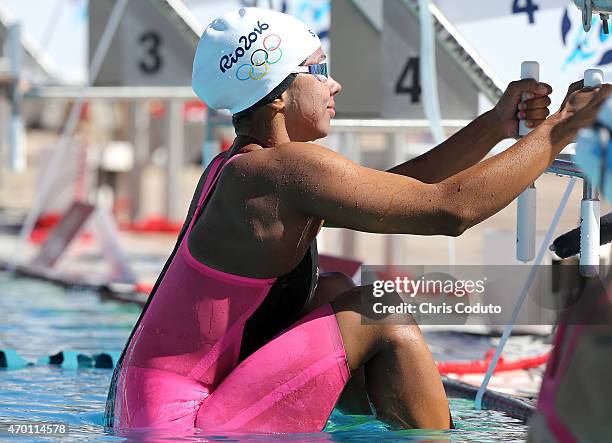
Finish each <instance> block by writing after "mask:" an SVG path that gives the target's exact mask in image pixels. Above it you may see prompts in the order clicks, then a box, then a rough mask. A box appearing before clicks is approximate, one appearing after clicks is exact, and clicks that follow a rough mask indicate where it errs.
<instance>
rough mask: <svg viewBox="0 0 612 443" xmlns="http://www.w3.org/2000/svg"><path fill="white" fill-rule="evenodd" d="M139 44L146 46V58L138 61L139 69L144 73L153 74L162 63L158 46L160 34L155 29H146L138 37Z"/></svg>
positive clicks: (160, 39)
mask: <svg viewBox="0 0 612 443" xmlns="http://www.w3.org/2000/svg"><path fill="white" fill-rule="evenodd" d="M138 41H139V42H140V44H141V45H142V46H144V47H145V48H146V51H147V52H146V58H143V59H141V60H140V61H139V62H138V66H139V67H140V70H141V71H142V72H144V73H145V74H155V73H156V72H157V71H159V70H160V69H161V67H162V65H163V62H162V58H161V55H160V53H159V47H160V46H161V43H162V38H161V36H160V35H159V34H158V33H157V32H155V31H147V32H145V33H144V34H142V35H141V36H140V38H139V39H138Z"/></svg>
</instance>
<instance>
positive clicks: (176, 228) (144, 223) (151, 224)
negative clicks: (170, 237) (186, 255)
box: [121, 217, 183, 234]
mask: <svg viewBox="0 0 612 443" xmlns="http://www.w3.org/2000/svg"><path fill="white" fill-rule="evenodd" d="M182 227H183V225H182V224H181V223H176V222H172V221H170V220H168V219H167V218H165V217H150V218H147V219H145V220H141V221H137V222H134V223H126V224H123V225H121V229H122V230H124V231H130V232H148V233H167V234H178V233H179V232H181V228H182Z"/></svg>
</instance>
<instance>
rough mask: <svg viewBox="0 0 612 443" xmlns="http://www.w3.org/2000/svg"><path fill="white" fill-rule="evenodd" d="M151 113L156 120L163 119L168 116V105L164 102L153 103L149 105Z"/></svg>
mask: <svg viewBox="0 0 612 443" xmlns="http://www.w3.org/2000/svg"><path fill="white" fill-rule="evenodd" d="M149 112H150V113H151V117H153V118H154V119H160V118H163V117H164V116H165V115H166V105H165V103H164V102H163V101H161V100H160V101H152V102H150V104H149Z"/></svg>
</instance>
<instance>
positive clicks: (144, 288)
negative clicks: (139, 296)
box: [134, 283, 153, 294]
mask: <svg viewBox="0 0 612 443" xmlns="http://www.w3.org/2000/svg"><path fill="white" fill-rule="evenodd" d="M134 291H135V292H141V293H143V294H150V293H151V291H153V285H150V284H148V283H136V287H135V288H134Z"/></svg>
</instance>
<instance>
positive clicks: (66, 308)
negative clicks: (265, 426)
mask: <svg viewBox="0 0 612 443" xmlns="http://www.w3.org/2000/svg"><path fill="white" fill-rule="evenodd" d="M138 313H139V308H138V307H137V306H130V305H123V304H118V303H115V302H102V301H100V299H99V298H98V296H97V295H96V294H94V293H89V292H84V291H77V290H65V289H62V288H58V287H56V286H52V285H49V284H47V283H43V282H38V281H33V280H26V279H17V280H11V279H8V278H7V277H6V276H3V275H2V274H0V319H1V322H0V349H7V348H8V349H16V350H17V351H18V352H19V354H20V355H22V356H24V357H25V358H26V359H27V360H29V361H36V360H37V359H38V358H39V357H41V356H44V355H50V354H54V353H56V352H58V351H62V350H74V351H80V352H83V353H86V354H95V353H99V352H102V351H116V350H120V349H121V348H122V347H123V344H124V342H125V340H126V339H127V336H128V335H129V333H130V330H131V328H132V325H133V324H134V323H135V321H136V319H137V318H138ZM111 373H112V371H111V370H108V369H89V368H88V369H73V370H70V369H63V368H61V367H52V366H31V367H26V368H23V369H17V370H5V369H0V427H1V428H3V429H6V425H7V424H8V423H25V422H46V423H49V422H54V423H63V424H66V425H67V426H68V428H69V431H68V434H67V435H62V436H42V435H40V434H39V435H38V436H33V435H27V436H14V435H13V436H11V435H10V434H8V433H7V432H6V431H0V441H5V440H7V439H8V440H11V439H12V440H20V441H122V440H125V439H124V438H122V437H117V436H113V435H109V434H106V433H105V432H104V429H103V427H102V415H103V410H104V403H105V400H106V391H107V389H108V385H109V382H110V377H111ZM450 405H451V411H452V415H453V418H454V420H455V424H456V426H457V429H456V430H453V431H448V432H428V431H423V430H409V431H393V430H390V429H388V428H387V427H386V426H385V425H384V424H383V423H381V422H379V421H376V420H374V419H372V418H371V417H365V416H346V415H343V414H341V413H339V412H337V411H334V413H333V414H332V416H331V418H330V421H329V422H328V424H327V427H326V428H325V430H324V432H322V433H317V434H305V435H301V434H300V435H278V436H271V435H230V436H227V435H226V436H215V435H201V436H196V437H185V438H180V439H178V438H171V439H169V438H166V439H163V438H161V437H159V436H152V435H142V434H135V435H131V436H129V438H128V439H129V440H130V441H133V440H141V441H153V440H155V441H177V440H181V441H220V442H238V441H260V442H262V441H307V442H316V441H351V442H353V441H363V442H371V441H382V442H393V441H415V442H416V441H428V442H430V441H452V442H469V441H479V442H498V441H523V440H524V439H525V437H526V431H527V428H526V426H525V425H523V424H521V423H520V422H518V421H517V420H515V419H512V418H510V417H508V416H505V415H504V414H503V413H501V412H497V411H475V410H474V409H473V408H472V404H471V402H469V401H466V400H459V399H451V400H450Z"/></svg>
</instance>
